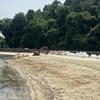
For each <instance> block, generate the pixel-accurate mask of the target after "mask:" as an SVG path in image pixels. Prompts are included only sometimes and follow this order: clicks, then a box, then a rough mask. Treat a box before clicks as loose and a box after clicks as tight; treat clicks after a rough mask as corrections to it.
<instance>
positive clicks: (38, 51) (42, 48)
mask: <svg viewBox="0 0 100 100" xmlns="http://www.w3.org/2000/svg"><path fill="white" fill-rule="evenodd" d="M42 50H46V53H45V54H46V55H47V54H48V52H49V51H48V47H41V48H40V49H39V50H35V51H34V52H33V56H38V55H40V53H41V51H42Z"/></svg>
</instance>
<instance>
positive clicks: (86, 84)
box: [7, 53, 100, 100]
mask: <svg viewBox="0 0 100 100" xmlns="http://www.w3.org/2000/svg"><path fill="white" fill-rule="evenodd" d="M7 62H8V65H9V66H11V67H12V68H14V69H16V70H17V71H18V72H19V73H20V74H21V76H22V77H23V78H24V79H25V80H26V81H27V85H28V87H29V89H30V91H31V93H30V96H31V98H32V100H100V60H99V59H95V58H80V57H70V56H60V55H41V56H32V53H30V54H29V57H22V58H16V59H10V60H7Z"/></svg>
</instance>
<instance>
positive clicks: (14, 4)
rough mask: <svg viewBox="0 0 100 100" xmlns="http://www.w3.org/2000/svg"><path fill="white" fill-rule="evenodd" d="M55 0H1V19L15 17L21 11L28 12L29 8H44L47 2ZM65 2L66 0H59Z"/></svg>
mask: <svg viewBox="0 0 100 100" xmlns="http://www.w3.org/2000/svg"><path fill="white" fill-rule="evenodd" d="M53 1H54V0H0V19H2V18H13V17H14V16H15V14H17V13H19V12H23V13H25V14H26V13H27V11H28V10H29V9H32V10H34V11H36V10H38V9H41V10H42V9H43V7H44V6H45V5H46V4H52V2H53ZM59 1H60V2H61V3H64V1H65V0H59Z"/></svg>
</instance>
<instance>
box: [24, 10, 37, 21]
mask: <svg viewBox="0 0 100 100" xmlns="http://www.w3.org/2000/svg"><path fill="white" fill-rule="evenodd" d="M34 13H35V12H34V10H31V9H30V10H28V12H27V14H26V18H27V20H28V22H29V21H30V20H33V19H34Z"/></svg>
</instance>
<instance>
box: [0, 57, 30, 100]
mask: <svg viewBox="0 0 100 100" xmlns="http://www.w3.org/2000/svg"><path fill="white" fill-rule="evenodd" d="M29 94H30V91H29V89H28V87H27V85H26V81H25V80H24V79H23V78H22V77H21V76H20V75H19V73H18V72H17V71H16V70H14V69H12V68H10V67H9V66H7V63H6V62H5V60H4V59H0V100H31V98H30V95H29Z"/></svg>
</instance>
